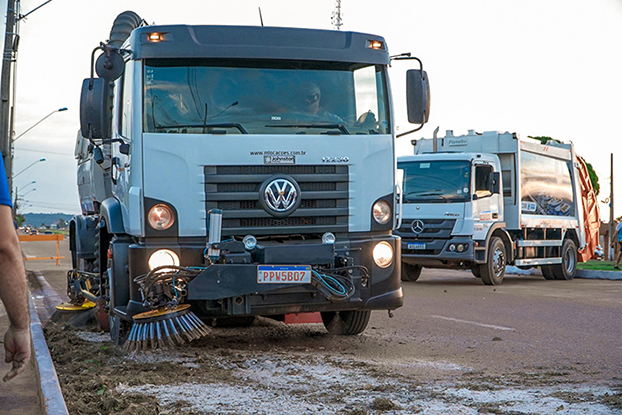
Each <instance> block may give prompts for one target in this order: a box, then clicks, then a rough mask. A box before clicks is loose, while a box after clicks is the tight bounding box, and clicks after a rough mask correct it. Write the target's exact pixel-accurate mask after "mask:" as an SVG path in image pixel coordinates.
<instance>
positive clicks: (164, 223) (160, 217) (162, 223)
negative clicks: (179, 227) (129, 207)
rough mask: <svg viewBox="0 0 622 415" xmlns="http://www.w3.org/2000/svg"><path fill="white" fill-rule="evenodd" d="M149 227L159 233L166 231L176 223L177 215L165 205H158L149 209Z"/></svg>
mask: <svg viewBox="0 0 622 415" xmlns="http://www.w3.org/2000/svg"><path fill="white" fill-rule="evenodd" d="M147 221H148V222H149V226H151V227H152V228H153V229H155V230H157V231H164V230H166V229H168V228H170V227H171V226H173V223H175V214H174V213H173V209H171V208H170V207H169V206H166V205H164V204H158V205H155V206H154V207H152V208H151V209H149V213H148V214H147Z"/></svg>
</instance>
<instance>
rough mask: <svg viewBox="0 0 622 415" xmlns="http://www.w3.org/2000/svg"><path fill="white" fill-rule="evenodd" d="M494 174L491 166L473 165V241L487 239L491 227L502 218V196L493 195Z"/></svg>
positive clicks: (484, 164) (483, 164) (485, 164)
mask: <svg viewBox="0 0 622 415" xmlns="http://www.w3.org/2000/svg"><path fill="white" fill-rule="evenodd" d="M493 172H494V168H493V166H492V165H491V164H487V163H475V164H474V165H473V175H472V177H473V179H472V187H471V188H472V189H473V191H472V192H471V198H472V206H473V224H474V231H473V239H475V240H483V239H486V235H487V234H488V230H489V229H490V227H491V225H492V224H493V223H495V222H497V221H499V218H500V217H501V214H500V213H501V211H500V202H501V195H499V194H496V193H493V179H494V176H493Z"/></svg>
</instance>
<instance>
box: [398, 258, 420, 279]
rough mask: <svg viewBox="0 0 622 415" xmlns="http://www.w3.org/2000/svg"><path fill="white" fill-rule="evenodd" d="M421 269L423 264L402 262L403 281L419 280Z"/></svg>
mask: <svg viewBox="0 0 622 415" xmlns="http://www.w3.org/2000/svg"><path fill="white" fill-rule="evenodd" d="M421 269H422V267H421V265H412V264H407V263H405V262H402V281H410V282H415V281H417V280H418V279H419V277H420V276H421Z"/></svg>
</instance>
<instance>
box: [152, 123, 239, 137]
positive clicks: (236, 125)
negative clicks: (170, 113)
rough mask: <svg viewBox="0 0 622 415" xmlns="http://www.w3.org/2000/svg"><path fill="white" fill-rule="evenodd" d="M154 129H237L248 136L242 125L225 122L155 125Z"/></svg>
mask: <svg viewBox="0 0 622 415" xmlns="http://www.w3.org/2000/svg"><path fill="white" fill-rule="evenodd" d="M155 128H156V130H157V129H164V128H203V129H204V130H205V129H208V128H237V129H238V130H239V131H240V132H241V133H242V134H248V131H246V129H245V128H244V127H242V124H239V123H237V122H226V123H215V124H174V125H156V127H155Z"/></svg>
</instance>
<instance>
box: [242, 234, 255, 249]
mask: <svg viewBox="0 0 622 415" xmlns="http://www.w3.org/2000/svg"><path fill="white" fill-rule="evenodd" d="M242 243H243V244H244V248H245V249H246V250H247V251H252V250H253V249H255V247H256V246H257V238H255V237H254V236H253V235H246V236H245V237H244V239H242Z"/></svg>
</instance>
